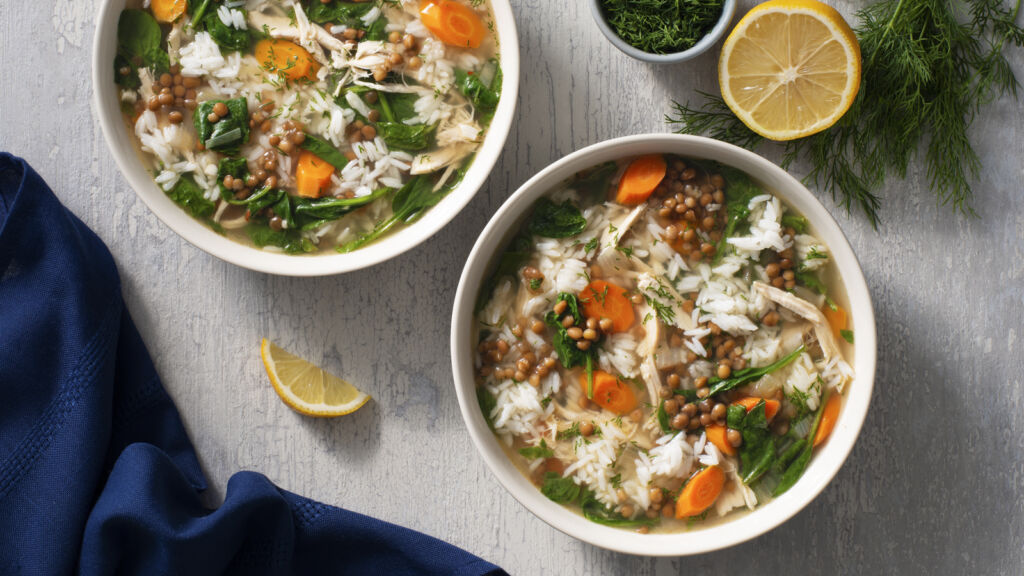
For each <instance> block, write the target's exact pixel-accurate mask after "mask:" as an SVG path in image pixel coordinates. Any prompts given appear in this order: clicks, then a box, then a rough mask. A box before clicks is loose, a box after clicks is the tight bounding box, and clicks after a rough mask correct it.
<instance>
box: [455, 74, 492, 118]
mask: <svg viewBox="0 0 1024 576" xmlns="http://www.w3.org/2000/svg"><path fill="white" fill-rule="evenodd" d="M492 62H493V63H494V65H495V66H496V67H497V69H496V70H495V73H494V78H493V79H492V80H491V83H490V85H487V84H484V83H483V81H482V80H480V76H478V75H477V74H474V73H473V72H467V71H466V70H461V69H456V70H455V86H456V88H458V89H459V92H462V94H463V95H464V96H465V97H466V98H467V99H469V101H470V102H472V103H473V107H474V108H475V109H476V114H477V118H478V119H479V121H480V124H481V125H482V126H487V125H488V124H490V123H491V119H492V118H494V111H495V110H496V109H497V108H498V100H499V99H500V98H501V85H502V82H503V78H502V72H501V66H498V63H497V61H495V60H492Z"/></svg>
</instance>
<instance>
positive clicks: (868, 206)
mask: <svg viewBox="0 0 1024 576" xmlns="http://www.w3.org/2000/svg"><path fill="white" fill-rule="evenodd" d="M1020 5H1021V0H1016V3H1015V4H1014V5H1013V6H1012V7H1006V6H1004V5H1003V2H1002V0H879V1H877V2H875V3H874V4H871V5H870V6H868V7H866V8H864V9H863V10H861V11H860V12H858V13H857V19H858V25H857V27H856V28H855V32H856V34H857V38H858V40H859V42H860V48H861V55H862V58H863V66H862V71H861V86H860V91H859V93H858V95H857V99H856V100H855V101H854V103H853V106H851V108H850V110H849V111H848V112H847V113H846V114H845V115H844V116H843V117H842V118H841V119H840V120H839V122H837V123H836V124H835V125H834V126H832V127H830V128H828V129H827V130H824V131H822V132H819V133H817V134H814V135H811V136H808V137H805V138H801V139H797V140H791V141H788V142H785V143H784V147H785V149H784V156H783V166H784V167H785V166H788V165H790V164H791V163H792V162H794V161H795V160H797V159H799V158H806V159H807V160H809V161H810V164H811V167H812V168H811V171H810V173H809V174H808V175H807V177H806V178H805V182H806V183H808V184H813V185H815V186H817V187H820V188H821V189H823V190H825V191H828V192H830V193H831V194H832V196H833V198H835V199H836V200H837V201H838V202H839V203H840V204H842V205H843V206H844V207H845V208H846V210H847V211H849V210H850V209H851V208H852V207H853V206H856V207H857V209H858V210H860V211H861V212H862V213H863V214H865V215H866V216H867V217H868V220H869V221H870V222H871V224H872V226H876V227H877V224H878V218H879V210H880V208H881V206H882V203H881V201H882V199H881V198H880V197H879V195H878V192H877V191H878V190H880V189H881V187H882V185H883V184H884V183H885V180H886V178H887V177H889V176H897V177H899V178H901V179H902V178H905V177H906V174H907V169H908V167H909V166H910V163H911V162H912V161H914V160H915V158H916V157H917V155H918V150H919V148H921V147H922V145H923V150H924V154H923V161H924V168H925V171H926V174H927V178H928V183H929V186H930V187H931V189H932V191H933V192H934V193H935V195H936V199H937V201H938V202H939V204H942V205H949V206H951V207H952V208H953V209H954V210H955V211H957V212H959V213H961V214H974V211H973V209H972V208H971V197H972V194H973V193H972V190H971V182H972V181H973V180H975V179H976V178H977V176H978V174H979V172H980V169H981V159H980V158H979V157H978V154H977V152H976V151H975V150H974V147H973V146H972V144H971V141H970V138H969V135H968V131H969V129H970V126H971V123H972V122H973V121H974V119H975V117H976V116H977V115H978V114H979V113H980V112H981V111H982V109H983V107H984V106H985V105H987V104H989V103H991V102H992V101H993V100H995V99H996V98H999V97H1001V96H1005V95H1010V96H1013V97H1014V98H1017V97H1018V90H1017V89H1018V87H1019V83H1018V81H1017V78H1016V77H1015V76H1014V73H1013V70H1012V68H1011V67H1010V64H1009V62H1008V61H1007V59H1006V56H1005V54H1004V49H1005V48H1006V47H1008V45H1014V46H1024V29H1022V28H1021V27H1020V26H1018V25H1017V24H1016V19H1017V16H1018V13H1019V11H1020ZM700 96H701V98H702V99H703V102H702V103H701V104H700V105H699V106H698V107H694V106H691V105H689V104H679V103H678V102H676V103H674V113H675V115H674V116H667V117H666V121H668V122H669V123H671V124H674V125H676V127H677V131H678V132H681V133H689V134H706V135H708V136H711V137H713V138H718V139H721V140H725V141H728V142H732V143H734V144H737V145H740V146H743V147H745V148H748V149H754V148H756V147H758V146H759V145H761V144H762V143H763V142H764V139H763V138H761V137H760V136H758V135H757V134H754V133H753V132H751V131H750V130H749V129H748V128H747V127H746V126H745V125H744V124H743V123H742V122H741V121H740V120H739V119H738V118H736V117H735V116H734V115H732V113H731V112H730V111H729V108H728V107H727V106H726V104H725V102H724V101H722V99H721V98H720V97H718V96H714V95H711V94H707V93H700Z"/></svg>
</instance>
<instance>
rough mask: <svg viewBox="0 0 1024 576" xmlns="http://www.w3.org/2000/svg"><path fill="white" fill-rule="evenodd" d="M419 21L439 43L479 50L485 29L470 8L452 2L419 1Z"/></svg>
mask: <svg viewBox="0 0 1024 576" xmlns="http://www.w3.org/2000/svg"><path fill="white" fill-rule="evenodd" d="M420 20H421V21H422V22H423V25H424V26H426V27H427V29H428V30H430V31H431V32H433V33H434V36H437V37H438V39H439V40H441V42H444V43H445V44H450V45H452V46H458V47H459V48H479V47H480V44H482V43H483V41H484V38H485V37H486V36H487V29H486V28H485V27H484V23H483V21H482V20H480V16H478V15H477V13H476V12H474V11H473V9H472V8H470V7H469V6H466V5H465V4H460V3H459V2H455V1H454V0H420Z"/></svg>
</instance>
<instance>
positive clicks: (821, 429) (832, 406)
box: [814, 394, 842, 446]
mask: <svg viewBox="0 0 1024 576" xmlns="http://www.w3.org/2000/svg"><path fill="white" fill-rule="evenodd" d="M841 404H842V401H841V400H840V399H839V394H832V395H831V396H829V397H828V400H827V401H826V402H825V411H824V412H822V413H821V422H819V423H818V431H817V432H815V433H814V445H815V446H817V445H818V444H821V443H822V442H824V441H825V440H828V436H829V434H831V433H832V429H833V428H835V427H836V421H837V420H839V408H840V405H841Z"/></svg>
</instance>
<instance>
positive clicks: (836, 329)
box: [821, 304, 847, 340]
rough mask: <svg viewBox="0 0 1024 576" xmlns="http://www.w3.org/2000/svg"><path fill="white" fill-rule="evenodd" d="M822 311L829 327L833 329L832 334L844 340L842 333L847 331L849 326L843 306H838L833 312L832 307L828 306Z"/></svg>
mask: <svg viewBox="0 0 1024 576" xmlns="http://www.w3.org/2000/svg"><path fill="white" fill-rule="evenodd" d="M821 311H822V312H823V313H824V314H825V319H826V320H828V325H829V326H831V327H832V333H833V334H835V335H836V339H837V340H838V339H839V338H842V337H843V335H842V334H841V332H842V331H843V330H846V326H847V323H846V322H847V318H846V310H843V308H842V307H841V306H836V308H835V310H833V309H832V307H831V306H829V305H828V304H826V305H825V307H824V308H822V309H821Z"/></svg>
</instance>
